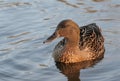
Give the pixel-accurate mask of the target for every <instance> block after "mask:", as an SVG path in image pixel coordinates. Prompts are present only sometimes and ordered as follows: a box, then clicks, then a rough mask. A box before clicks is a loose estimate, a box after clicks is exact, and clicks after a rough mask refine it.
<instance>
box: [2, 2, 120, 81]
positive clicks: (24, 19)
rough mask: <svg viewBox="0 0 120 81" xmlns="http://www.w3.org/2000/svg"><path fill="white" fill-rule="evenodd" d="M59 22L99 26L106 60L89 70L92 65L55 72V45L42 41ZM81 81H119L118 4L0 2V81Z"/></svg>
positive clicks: (119, 21) (119, 39)
mask: <svg viewBox="0 0 120 81" xmlns="http://www.w3.org/2000/svg"><path fill="white" fill-rule="evenodd" d="M63 19H72V20H74V21H75V22H76V23H78V24H79V25H80V26H83V25H86V24H89V23H93V22H94V23H97V24H98V25H99V26H100V27H101V29H102V32H103V35H104V37H105V48H106V52H105V58H104V59H103V60H102V61H100V62H99V63H97V64H96V65H94V66H92V67H89V68H87V69H81V68H84V67H85V66H89V64H91V63H85V64H86V65H85V66H83V67H82V65H83V64H81V66H79V65H77V64H75V65H72V67H69V66H67V65H65V66H64V65H62V66H63V68H64V69H62V67H60V68H59V64H58V66H57V67H58V68H59V69H58V68H57V67H56V65H55V63H54V60H53V59H52V57H51V55H52V50H53V48H54V46H55V45H56V44H57V42H58V41H59V40H56V41H54V42H52V43H50V44H43V43H42V42H43V41H44V40H45V39H46V38H47V37H48V36H49V35H50V34H52V32H53V31H54V30H55V27H56V25H57V24H58V23H59V22H60V21H61V20H63ZM70 66H71V65H70ZM71 71H72V72H71ZM80 80H81V81H120V0H0V81H80Z"/></svg>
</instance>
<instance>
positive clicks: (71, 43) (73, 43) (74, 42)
mask: <svg viewBox="0 0 120 81" xmlns="http://www.w3.org/2000/svg"><path fill="white" fill-rule="evenodd" d="M65 40H66V44H65V48H79V40H80V36H79V35H74V36H71V37H69V38H65Z"/></svg>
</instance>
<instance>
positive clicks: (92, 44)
mask: <svg viewBox="0 0 120 81" xmlns="http://www.w3.org/2000/svg"><path fill="white" fill-rule="evenodd" d="M80 49H81V50H84V49H88V50H91V51H94V52H97V51H101V50H103V49H104V38H103V36H102V34H101V29H100V28H99V27H98V26H97V25H96V24H95V23H92V24H89V25H86V26H82V27H80Z"/></svg>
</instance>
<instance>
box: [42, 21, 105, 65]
mask: <svg viewBox="0 0 120 81" xmlns="http://www.w3.org/2000/svg"><path fill="white" fill-rule="evenodd" d="M57 37H64V39H63V40H62V41H60V42H59V43H58V44H57V45H56V46H55V48H54V52H53V57H54V59H55V61H57V62H64V63H75V62H81V61H85V60H94V59H98V58H102V57H103V56H104V51H105V49H104V38H103V36H102V34H101V30H100V28H99V27H98V26H97V25H96V24H95V23H92V24H89V25H86V26H82V27H80V28H79V26H78V25H77V24H76V23H75V22H74V21H72V20H63V21H61V22H60V23H59V24H58V26H57V28H56V30H55V32H54V33H53V35H51V36H50V37H49V38H48V39H47V40H46V41H45V42H44V43H46V42H51V41H52V40H54V39H55V38H57Z"/></svg>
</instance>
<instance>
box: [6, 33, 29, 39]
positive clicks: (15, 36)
mask: <svg viewBox="0 0 120 81" xmlns="http://www.w3.org/2000/svg"><path fill="white" fill-rule="evenodd" d="M29 33H30V32H23V33H20V34H18V35H14V36H9V37H8V38H17V37H20V36H23V35H27V34H29Z"/></svg>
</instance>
